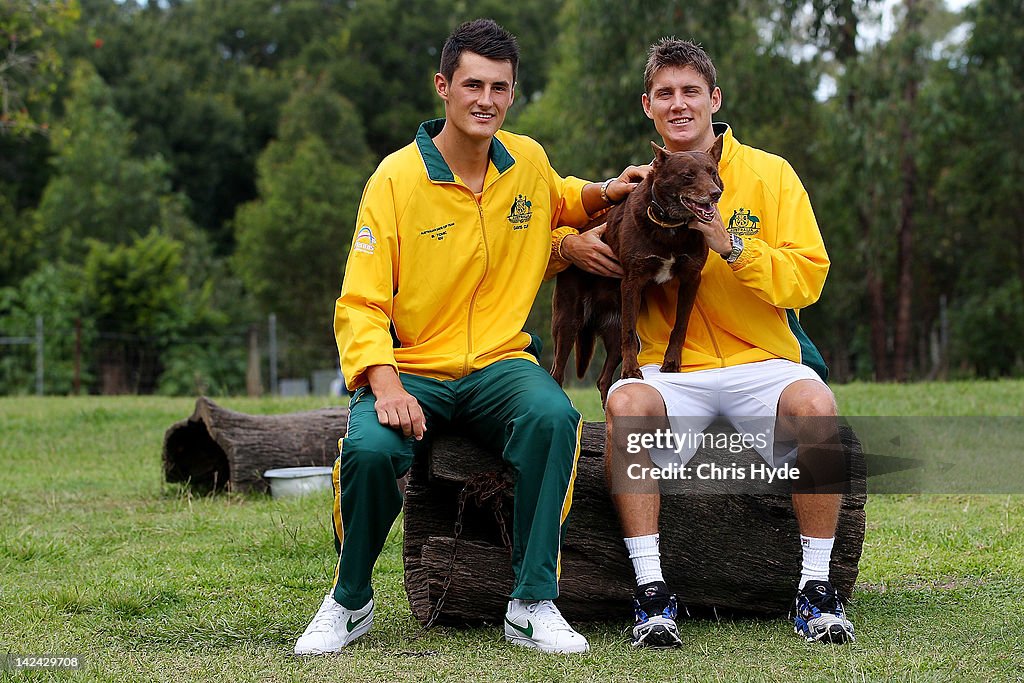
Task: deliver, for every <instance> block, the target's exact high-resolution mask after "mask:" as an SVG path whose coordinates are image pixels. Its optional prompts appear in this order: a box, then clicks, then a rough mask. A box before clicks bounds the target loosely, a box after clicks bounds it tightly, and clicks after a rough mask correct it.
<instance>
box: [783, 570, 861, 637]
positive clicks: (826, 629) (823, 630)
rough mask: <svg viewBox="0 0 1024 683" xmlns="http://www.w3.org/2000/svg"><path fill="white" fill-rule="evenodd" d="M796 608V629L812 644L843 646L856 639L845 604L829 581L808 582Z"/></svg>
mask: <svg viewBox="0 0 1024 683" xmlns="http://www.w3.org/2000/svg"><path fill="white" fill-rule="evenodd" d="M795 609H796V615H795V616H794V618H793V630H794V631H795V632H796V634H797V635H799V636H803V637H804V638H805V639H806V640H807V641H808V642H822V641H824V642H828V643H835V644H836V645H839V644H842V643H846V642H852V641H853V640H856V639H855V638H854V637H853V624H851V623H850V620H849V619H847V618H846V611H845V610H843V602H842V600H840V598H839V595H838V594H836V589H835V588H833V587H832V584H831V583H829V582H828V581H808V582H807V584H806V585H804V587H803V590H801V591H800V592H798V593H797V594H796V605H795Z"/></svg>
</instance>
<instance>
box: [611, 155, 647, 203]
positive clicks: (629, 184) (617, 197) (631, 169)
mask: <svg viewBox="0 0 1024 683" xmlns="http://www.w3.org/2000/svg"><path fill="white" fill-rule="evenodd" d="M650 172H651V167H650V165H649V164H644V165H643V166H627V167H626V168H625V169H624V170H623V171H622V173H620V174H619V177H618V178H616V179H615V180H613V181H612V182H611V183H609V184H608V192H607V193H608V199H610V200H612V202H613V203H615V204H621V203H622V201H623V200H624V199H625V198H626V197H628V196H629V193H630V192H632V191H633V189H634V188H636V186H637V185H639V184H640V182H641V181H642V180H643V179H644V178H646V177H647V174H648V173H650Z"/></svg>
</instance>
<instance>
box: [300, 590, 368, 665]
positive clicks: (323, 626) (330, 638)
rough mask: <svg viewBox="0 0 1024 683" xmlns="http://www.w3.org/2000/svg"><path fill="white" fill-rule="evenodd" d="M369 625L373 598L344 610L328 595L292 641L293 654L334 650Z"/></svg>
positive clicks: (348, 641)
mask: <svg viewBox="0 0 1024 683" xmlns="http://www.w3.org/2000/svg"><path fill="white" fill-rule="evenodd" d="M371 626H373V600H370V602H368V603H366V604H365V605H364V606H363V607H362V608H361V609H357V610H351V609H345V608H344V607H342V606H341V605H339V604H338V603H337V602H336V601H335V600H334V596H333V595H331V594H329V593H328V595H327V596H326V597H325V598H324V601H323V604H321V605H320V609H319V610H317V613H316V615H315V616H314V617H313V621H311V622H309V626H307V627H306V630H305V631H304V632H303V633H302V635H301V636H299V639H298V640H297V641H296V642H295V654H297V655H325V654H330V653H331V652H338V651H339V650H341V648H343V647H345V646H346V645H348V644H349V643H351V642H352V641H353V640H355V639H356V638H358V637H359V636H361V635H363V634H364V633H366V632H367V631H369V630H370V627H371Z"/></svg>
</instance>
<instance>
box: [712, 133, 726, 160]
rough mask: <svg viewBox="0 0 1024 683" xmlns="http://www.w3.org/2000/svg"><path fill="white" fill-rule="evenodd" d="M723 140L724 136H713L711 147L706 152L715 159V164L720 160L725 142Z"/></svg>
mask: <svg viewBox="0 0 1024 683" xmlns="http://www.w3.org/2000/svg"><path fill="white" fill-rule="evenodd" d="M724 141H725V136H724V135H719V136H718V137H717V138H715V144H713V145H711V149H709V150H708V154H710V155H711V158H712V159H714V160H715V163H716V164H717V163H718V162H720V161H721V160H722V147H723V146H724V144H725V142H724Z"/></svg>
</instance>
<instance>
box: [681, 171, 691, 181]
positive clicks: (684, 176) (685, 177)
mask: <svg viewBox="0 0 1024 683" xmlns="http://www.w3.org/2000/svg"><path fill="white" fill-rule="evenodd" d="M680 176H681V177H682V179H683V180H693V173H691V172H690V171H684V172H683V173H681V174H680Z"/></svg>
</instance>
